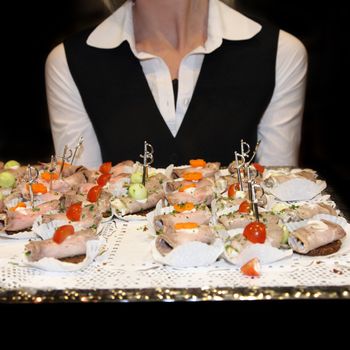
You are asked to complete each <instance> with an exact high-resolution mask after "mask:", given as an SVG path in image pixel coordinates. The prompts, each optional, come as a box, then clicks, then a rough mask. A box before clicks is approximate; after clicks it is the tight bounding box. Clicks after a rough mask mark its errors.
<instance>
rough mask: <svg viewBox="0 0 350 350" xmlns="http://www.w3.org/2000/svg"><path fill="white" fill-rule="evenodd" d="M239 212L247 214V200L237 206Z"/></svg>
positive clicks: (248, 206)
mask: <svg viewBox="0 0 350 350" xmlns="http://www.w3.org/2000/svg"><path fill="white" fill-rule="evenodd" d="M238 211H239V212H240V213H241V214H248V213H249V212H250V204H249V202H248V201H243V202H242V203H241V204H240V205H239V208H238Z"/></svg>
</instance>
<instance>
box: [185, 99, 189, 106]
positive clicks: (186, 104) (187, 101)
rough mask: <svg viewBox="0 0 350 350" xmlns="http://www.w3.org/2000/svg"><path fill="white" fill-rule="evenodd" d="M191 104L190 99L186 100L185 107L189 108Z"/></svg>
mask: <svg viewBox="0 0 350 350" xmlns="http://www.w3.org/2000/svg"><path fill="white" fill-rule="evenodd" d="M189 104H190V99H189V98H185V100H184V106H185V107H187V106H188V105H189Z"/></svg>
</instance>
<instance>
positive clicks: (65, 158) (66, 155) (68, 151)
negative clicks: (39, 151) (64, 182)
mask: <svg viewBox="0 0 350 350" xmlns="http://www.w3.org/2000/svg"><path fill="white" fill-rule="evenodd" d="M72 154H73V152H72V150H71V149H70V148H68V146H67V145H65V146H64V150H63V155H62V156H56V157H57V158H61V159H62V164H61V167H60V170H59V178H60V179H61V178H62V173H63V168H64V164H65V162H66V161H67V163H68V161H69V159H70V157H71V156H72Z"/></svg>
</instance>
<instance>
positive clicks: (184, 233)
mask: <svg viewBox="0 0 350 350" xmlns="http://www.w3.org/2000/svg"><path fill="white" fill-rule="evenodd" d="M193 241H197V242H202V243H206V244H212V243H214V241H215V232H214V231H213V230H212V229H211V227H209V226H208V225H199V226H198V227H197V228H195V229H185V230H173V231H168V232H166V233H164V234H161V235H159V236H158V237H157V239H156V248H157V250H158V251H159V253H160V254H162V255H163V256H164V255H166V254H168V253H170V252H171V251H172V250H173V249H174V248H176V247H178V246H180V245H182V244H184V243H187V242H193Z"/></svg>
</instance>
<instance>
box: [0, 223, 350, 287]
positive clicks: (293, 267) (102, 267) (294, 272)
mask: <svg viewBox="0 0 350 350" xmlns="http://www.w3.org/2000/svg"><path fill="white" fill-rule="evenodd" d="M100 235H101V237H103V238H104V239H106V241H107V246H108V251H106V252H105V253H104V255H103V259H101V260H100V261H99V259H97V261H93V262H92V263H91V264H90V265H89V266H87V267H86V268H84V269H83V270H79V271H75V272H68V273H62V272H60V273H57V272H48V271H42V270H38V269H34V268H30V267H23V266H20V265H19V262H20V259H21V258H23V251H24V245H25V244H26V241H20V240H6V239H0V286H2V287H4V288H6V289H7V288H8V289H18V288H39V289H46V288H54V289H66V288H78V289H94V288H97V289H112V288H120V289H127V288H215V287H232V286H236V287H252V286H254V287H256V286H258V287H284V286H292V287H293V286H300V285H302V286H328V285H331V286H344V285H349V281H350V253H349V252H347V253H340V254H337V255H334V256H332V257H328V258H327V257H322V259H318V258H317V257H304V256H300V255H296V254H294V255H293V256H292V257H291V258H289V259H286V260H285V261H284V260H281V261H278V262H276V263H273V264H269V265H264V266H263V267H262V275H261V276H260V277H259V278H250V277H247V276H244V275H242V273H241V272H240V271H239V267H238V266H234V265H232V264H229V263H227V262H225V261H223V260H220V261H218V262H216V263H215V264H213V265H211V266H209V267H198V268H183V269H175V268H172V267H167V266H162V265H160V264H158V263H156V262H155V261H154V260H153V258H152V256H151V251H150V242H151V241H152V239H153V237H150V235H149V234H148V232H147V222H146V221H144V222H120V221H110V222H107V223H105V224H103V225H102V226H101V231H100Z"/></svg>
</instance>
